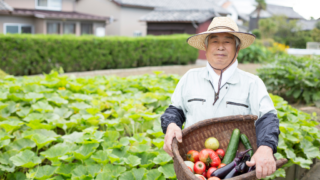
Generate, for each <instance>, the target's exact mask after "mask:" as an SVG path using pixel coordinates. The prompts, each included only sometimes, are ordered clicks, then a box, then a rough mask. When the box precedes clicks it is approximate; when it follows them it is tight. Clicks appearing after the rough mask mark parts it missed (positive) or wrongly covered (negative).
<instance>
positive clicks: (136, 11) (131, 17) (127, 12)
mask: <svg viewBox="0 0 320 180" xmlns="http://www.w3.org/2000/svg"><path fill="white" fill-rule="evenodd" d="M151 11H152V9H145V8H131V7H122V8H121V15H120V18H119V22H120V35H121V36H134V32H135V31H136V32H141V35H142V36H146V35H147V23H146V22H142V21H139V19H140V17H141V16H143V15H146V14H148V13H149V12H151Z"/></svg>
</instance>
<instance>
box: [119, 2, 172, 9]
mask: <svg viewBox="0 0 320 180" xmlns="http://www.w3.org/2000/svg"><path fill="white" fill-rule="evenodd" d="M113 1H114V2H115V3H117V4H119V5H121V6H138V7H149V8H155V7H162V6H165V5H166V4H167V3H168V2H170V1H173V0H113Z"/></svg>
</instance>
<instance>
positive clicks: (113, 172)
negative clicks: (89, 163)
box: [103, 164, 126, 178]
mask: <svg viewBox="0 0 320 180" xmlns="http://www.w3.org/2000/svg"><path fill="white" fill-rule="evenodd" d="M125 171H126V168H125V167H123V166H117V165H112V164H106V165H104V166H103V172H104V173H108V174H110V176H111V177H113V178H117V177H119V176H120V175H121V174H122V173H123V172H125Z"/></svg>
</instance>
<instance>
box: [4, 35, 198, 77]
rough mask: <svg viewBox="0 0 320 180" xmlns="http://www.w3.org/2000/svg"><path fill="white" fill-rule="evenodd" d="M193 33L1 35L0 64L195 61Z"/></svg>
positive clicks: (10, 68) (20, 67) (18, 71)
mask: <svg viewBox="0 0 320 180" xmlns="http://www.w3.org/2000/svg"><path fill="white" fill-rule="evenodd" d="M188 37H189V35H186V34H185V35H169V36H146V37H135V38H130V37H103V38H101V37H94V36H81V37H76V36H71V35H69V36H59V35H0V56H1V61H0V68H1V69H3V70H4V71H5V72H7V73H9V74H12V75H31V74H41V73H49V72H50V70H51V69H57V68H60V67H62V68H63V69H64V70H65V71H66V72H72V71H91V70H101V69H116V68H132V67H141V66H159V65H171V64H188V63H194V62H195V60H196V59H197V57H198V50H197V49H195V48H193V47H191V46H189V45H188V44H187V43H186V39H187V38H188Z"/></svg>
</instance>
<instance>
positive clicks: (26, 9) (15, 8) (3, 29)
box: [0, 0, 109, 36]
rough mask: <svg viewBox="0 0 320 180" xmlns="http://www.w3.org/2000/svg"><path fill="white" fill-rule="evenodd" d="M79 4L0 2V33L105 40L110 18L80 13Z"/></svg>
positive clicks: (63, 0) (48, 0)
mask: <svg viewBox="0 0 320 180" xmlns="http://www.w3.org/2000/svg"><path fill="white" fill-rule="evenodd" d="M78 1H79V0H0V33H3V34H7V33H12V34H16V33H19V34H21V33H31V34H75V35H78V36H79V35H82V34H95V35H97V36H105V35H106V34H107V32H106V26H107V24H108V22H109V17H107V16H97V15H92V14H89V13H88V14H87V13H80V12H77V11H76V4H77V3H78Z"/></svg>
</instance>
